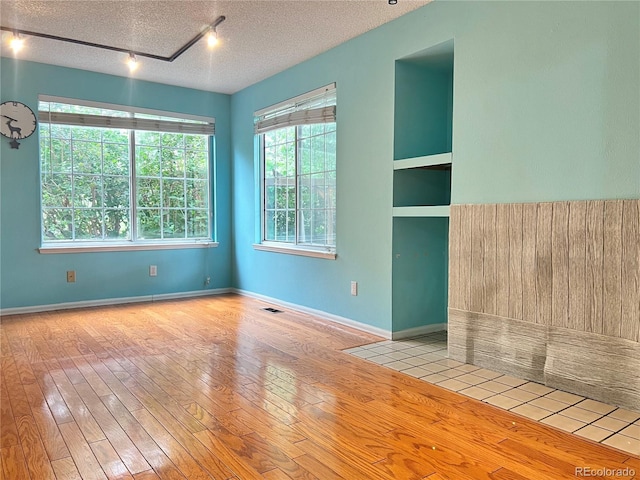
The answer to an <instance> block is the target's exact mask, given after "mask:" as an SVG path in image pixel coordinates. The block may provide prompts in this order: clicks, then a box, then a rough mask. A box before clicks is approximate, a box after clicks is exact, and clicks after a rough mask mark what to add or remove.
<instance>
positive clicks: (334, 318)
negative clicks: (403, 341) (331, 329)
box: [231, 288, 391, 339]
mask: <svg viewBox="0 0 640 480" xmlns="http://www.w3.org/2000/svg"><path fill="white" fill-rule="evenodd" d="M231 291H232V292H233V293H237V294H238V295H244V296H245V297H251V298H255V299H258V300H262V301H264V302H267V303H271V304H274V305H281V306H283V307H287V308H290V309H291V310H296V311H298V312H302V313H308V314H310V315H314V316H316V317H319V318H322V319H323V320H328V321H330V322H334V323H339V324H340V325H345V326H347V327H351V328H355V329H356V330H361V331H363V332H367V333H372V334H373V335H378V336H379V337H383V338H386V339H391V332H390V331H388V330H384V329H382V328H378V327H374V326H371V325H367V324H366V323H361V322H357V321H355V320H351V319H350V318H346V317H341V316H339V315H334V314H333V313H328V312H325V311H322V310H316V309H315V308H309V307H305V306H303V305H298V304H296V303H291V302H285V301H283V300H280V299H278V298H273V297H267V296H266V295H261V294H259V293H254V292H250V291H247V290H241V289H238V288H233V289H231Z"/></svg>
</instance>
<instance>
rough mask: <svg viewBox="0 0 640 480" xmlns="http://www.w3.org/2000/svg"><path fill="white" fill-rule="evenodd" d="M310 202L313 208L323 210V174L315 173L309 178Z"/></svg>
mask: <svg viewBox="0 0 640 480" xmlns="http://www.w3.org/2000/svg"><path fill="white" fill-rule="evenodd" d="M311 185H312V191H311V200H312V202H313V208H325V201H324V196H325V191H324V173H316V174H314V175H312V176H311Z"/></svg>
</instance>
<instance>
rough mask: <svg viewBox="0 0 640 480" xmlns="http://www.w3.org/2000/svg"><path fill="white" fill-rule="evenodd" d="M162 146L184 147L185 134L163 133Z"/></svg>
mask: <svg viewBox="0 0 640 480" xmlns="http://www.w3.org/2000/svg"><path fill="white" fill-rule="evenodd" d="M161 144H162V146H163V147H165V148H166V147H184V134H183V133H163V134H161Z"/></svg>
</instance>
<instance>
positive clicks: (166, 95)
mask: <svg viewBox="0 0 640 480" xmlns="http://www.w3.org/2000/svg"><path fill="white" fill-rule="evenodd" d="M0 75H1V77H0V80H1V90H0V98H1V101H7V100H18V101H21V102H24V103H26V104H27V105H29V106H30V107H31V109H32V110H34V111H37V107H38V95H39V94H46V95H56V96H62V97H69V98H77V99H85V100H92V101H97V102H107V103H114V104H120V105H132V106H137V107H144V108H152V109H158V110H165V111H171V112H181V113H189V114H194V115H208V116H214V117H216V142H215V145H216V147H215V149H216V152H215V153H216V155H215V158H216V175H217V180H218V182H217V184H218V188H217V189H216V190H215V192H214V194H215V202H216V205H217V211H216V220H215V221H216V225H217V230H218V240H219V242H220V246H219V247H218V248H211V249H188V250H187V249H185V250H155V251H135V252H134V251H128V252H111V253H83V254H47V255H42V254H40V253H38V251H37V248H38V247H39V246H40V190H39V188H40V187H39V160H38V139H37V134H34V135H33V136H32V137H29V138H28V139H25V140H24V141H23V142H22V143H21V145H20V149H19V150H12V149H11V148H10V146H9V145H8V143H7V140H6V139H5V138H2V140H1V141H0V142H1V143H0V307H1V308H11V307H23V306H35V305H48V304H55V303H63V302H76V301H83V300H95V299H108V298H120V297H133V296H140V295H156V294H163V293H175V292H187V291H197V290H202V289H204V288H205V287H204V278H205V277H206V276H210V277H211V284H210V285H209V286H208V287H206V288H223V287H228V286H229V285H230V283H231V273H230V272H231V242H230V239H231V232H230V225H231V217H230V214H231V212H230V203H231V200H230V196H231V191H230V189H229V184H230V176H231V162H230V125H229V115H230V97H229V96H228V95H221V94H215V93H209V92H202V91H197V90H190V89H185V88H178V87H171V86H167V85H160V84H155V83H150V82H143V81H136V80H131V79H126V78H122V77H115V76H108V75H103V74H97V73H92V72H85V71H80V70H73V69H67V68H61V67H54V66H49V65H43V64H38V63H31V62H23V61H15V60H13V59H9V58H2V59H1V63H0ZM151 264H153V265H157V266H158V276H157V277H149V265H151ZM67 270H76V274H77V280H76V283H67V282H66V271H67Z"/></svg>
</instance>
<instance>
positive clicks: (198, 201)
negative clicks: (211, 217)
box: [187, 180, 209, 208]
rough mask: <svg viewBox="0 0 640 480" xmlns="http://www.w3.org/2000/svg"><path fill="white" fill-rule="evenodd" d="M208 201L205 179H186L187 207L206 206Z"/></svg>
mask: <svg viewBox="0 0 640 480" xmlns="http://www.w3.org/2000/svg"><path fill="white" fill-rule="evenodd" d="M208 203H209V195H208V194H207V182H206V180H187V207H191V208H207V206H208Z"/></svg>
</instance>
